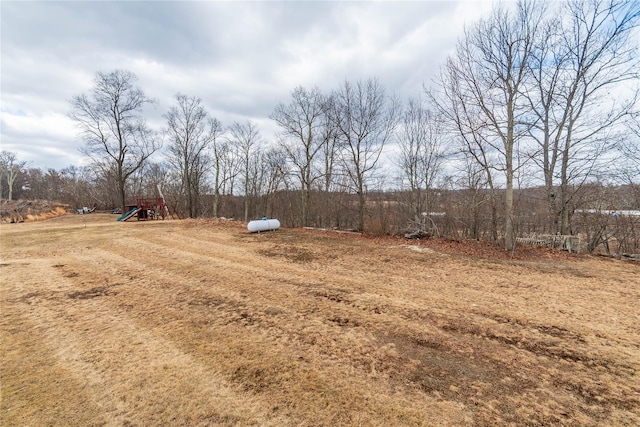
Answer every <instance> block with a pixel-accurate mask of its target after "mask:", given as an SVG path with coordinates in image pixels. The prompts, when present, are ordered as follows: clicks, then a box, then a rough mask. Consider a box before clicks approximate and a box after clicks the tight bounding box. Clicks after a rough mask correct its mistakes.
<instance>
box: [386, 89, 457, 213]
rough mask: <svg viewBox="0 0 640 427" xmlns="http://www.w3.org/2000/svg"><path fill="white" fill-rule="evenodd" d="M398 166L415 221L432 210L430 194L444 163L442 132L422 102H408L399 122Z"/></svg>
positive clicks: (414, 100)
mask: <svg viewBox="0 0 640 427" xmlns="http://www.w3.org/2000/svg"><path fill="white" fill-rule="evenodd" d="M397 135H398V143H399V147H400V154H399V159H398V164H399V166H400V169H401V171H402V174H403V178H404V179H403V181H405V183H406V185H407V186H408V188H409V191H410V200H409V208H410V212H411V215H413V217H414V220H415V221H419V218H421V217H422V213H423V212H425V211H430V210H431V207H432V206H431V203H430V201H431V198H430V193H431V190H432V189H433V186H434V183H435V181H436V178H437V176H438V173H439V172H440V168H441V165H442V162H443V160H444V155H445V153H444V144H443V138H444V132H443V130H442V129H441V125H440V123H439V122H438V121H437V120H436V118H435V117H434V114H433V112H431V111H430V110H428V109H426V108H425V106H424V105H423V101H422V100H421V99H420V98H418V99H413V98H412V99H409V101H408V103H407V105H406V107H405V109H404V112H403V115H402V119H401V121H400V126H399V131H398V133H397Z"/></svg>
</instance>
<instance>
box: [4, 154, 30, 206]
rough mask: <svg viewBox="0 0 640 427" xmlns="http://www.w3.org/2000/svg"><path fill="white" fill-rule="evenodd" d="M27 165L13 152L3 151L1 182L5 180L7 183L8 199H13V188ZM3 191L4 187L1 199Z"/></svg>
mask: <svg viewBox="0 0 640 427" xmlns="http://www.w3.org/2000/svg"><path fill="white" fill-rule="evenodd" d="M26 164H27V162H24V161H19V160H18V155H17V154H16V153H14V152H13V151H7V150H3V151H2V152H1V153H0V182H1V180H2V178H4V180H5V181H6V183H7V199H9V200H12V199H13V186H14V184H15V181H16V178H18V175H19V174H20V173H21V172H22V170H23V169H24V167H25V165H26ZM1 190H2V186H0V197H1V196H2V191H1Z"/></svg>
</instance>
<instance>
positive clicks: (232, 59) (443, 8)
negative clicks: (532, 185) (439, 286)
mask: <svg viewBox="0 0 640 427" xmlns="http://www.w3.org/2000/svg"><path fill="white" fill-rule="evenodd" d="M489 6H490V2H479V1H476V2H463V3H455V2H375V3H373V2H348V3H345V2H55V1H54V2H2V3H0V7H1V8H2V13H1V15H0V16H1V20H2V22H1V24H2V25H1V31H2V37H1V40H2V63H1V67H2V70H1V71H2V87H1V89H2V90H1V98H2V129H1V130H0V132H1V135H0V136H1V141H2V149H8V150H11V151H16V152H17V153H18V154H19V157H20V158H22V159H24V160H30V161H32V163H33V165H34V166H38V167H54V168H62V167H65V166H68V165H69V164H70V163H78V162H79V155H78V152H77V147H78V146H79V145H80V141H79V139H78V138H77V135H76V129H75V127H74V126H73V123H72V122H70V120H69V119H68V118H67V117H66V114H67V112H68V111H69V108H70V106H69V103H68V101H69V99H71V97H73V96H74V95H77V94H80V93H83V92H86V91H88V90H89V89H90V88H91V86H92V80H93V78H94V76H95V73H96V72H97V71H111V70H113V69H127V70H130V71H132V72H134V73H135V74H136V75H137V76H138V78H139V81H138V84H139V86H140V87H141V88H142V89H143V90H144V91H145V93H146V94H147V95H148V96H150V97H152V98H155V99H157V101H158V103H157V105H156V106H155V108H148V109H146V111H145V113H146V114H147V116H148V117H149V120H150V123H151V124H152V125H153V126H156V127H162V126H163V122H164V119H163V114H164V113H165V112H166V111H167V109H168V108H169V106H170V105H171V104H172V103H173V102H174V95H175V94H176V93H178V92H180V93H185V94H187V95H190V96H198V97H200V98H202V100H203V103H204V104H205V105H206V106H207V107H208V108H209V110H210V112H211V113H212V114H213V115H214V116H216V117H217V118H218V119H220V120H221V121H223V123H224V124H227V125H229V124H231V122H233V121H244V120H252V121H254V122H256V123H257V124H258V125H259V126H260V129H261V130H262V133H263V137H264V139H265V140H273V138H274V133H275V130H276V129H275V126H274V125H273V123H271V121H270V120H269V119H268V116H269V114H270V113H271V111H272V109H273V107H274V106H275V105H276V104H277V103H278V102H287V100H288V97H289V94H290V92H291V90H292V89H293V88H294V87H295V86H297V85H303V86H307V87H311V86H318V87H320V88H321V89H322V90H325V91H328V90H331V89H335V88H337V87H338V86H339V85H340V84H341V83H342V82H343V81H344V80H345V79H350V80H354V79H366V78H369V77H374V76H375V77H378V78H379V80H380V82H381V83H382V84H383V85H385V87H386V88H387V91H388V92H389V93H390V94H391V93H397V94H398V95H400V96H401V97H406V96H409V95H412V94H416V93H418V92H419V91H420V90H421V89H422V84H423V82H429V80H430V79H431V77H432V76H433V74H434V73H435V72H436V71H437V69H438V68H439V66H440V65H441V64H442V62H443V61H444V58H446V55H447V54H448V53H449V52H451V51H452V50H453V48H454V46H455V41H456V38H457V37H458V36H459V34H460V33H461V31H462V28H463V23H464V22H469V21H470V20H472V19H475V18H477V17H478V16H480V14H481V13H482V12H484V11H486V10H488V8H489Z"/></svg>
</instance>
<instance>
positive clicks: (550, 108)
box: [528, 0, 640, 234]
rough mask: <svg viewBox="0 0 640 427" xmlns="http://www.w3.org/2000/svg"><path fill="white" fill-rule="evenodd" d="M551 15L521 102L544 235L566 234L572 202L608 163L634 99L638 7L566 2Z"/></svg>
mask: <svg viewBox="0 0 640 427" xmlns="http://www.w3.org/2000/svg"><path fill="white" fill-rule="evenodd" d="M559 11H560V13H558V14H557V15H556V16H558V17H553V18H550V19H548V20H547V21H546V22H544V23H541V24H540V25H541V26H542V27H543V31H542V32H541V33H540V37H539V38H538V41H537V43H536V46H535V49H534V50H533V53H532V56H531V60H530V62H529V63H530V74H531V77H532V83H533V84H532V85H531V88H530V90H529V91H528V98H529V101H530V104H531V109H532V111H533V113H534V114H533V118H534V124H535V126H534V127H533V129H532V132H531V134H532V136H533V138H534V139H535V141H536V142H537V152H536V153H535V155H534V156H532V157H533V159H534V160H535V161H536V163H537V164H538V165H539V167H540V168H541V170H542V173H543V176H544V183H545V189H546V196H547V206H548V211H549V216H550V221H551V228H552V231H553V232H560V233H561V234H569V232H570V214H571V211H572V208H571V203H572V200H573V195H574V194H575V192H576V191H577V190H579V188H580V187H581V186H582V185H583V184H584V183H585V181H586V180H587V179H588V178H589V177H590V176H593V174H594V173H595V171H597V170H598V169H600V167H602V166H603V162H604V163H609V162H610V161H611V156H610V155H608V154H607V153H610V152H611V151H612V150H613V149H614V148H615V145H616V143H617V142H618V140H619V135H617V134H616V126H617V124H618V123H620V122H621V121H622V120H623V119H625V117H627V115H628V114H629V112H630V111H632V109H633V108H634V105H635V104H636V102H637V99H638V98H637V91H633V88H632V86H631V85H629V84H628V83H629V82H631V81H633V80H636V81H637V80H638V78H639V76H640V74H639V72H638V70H639V69H640V57H639V56H638V43H637V41H636V40H634V39H633V38H632V35H633V32H632V31H633V30H634V28H636V27H637V26H638V24H639V23H640V8H638V3H637V2H635V1H618V0H607V1H603V0H588V1H570V2H567V3H565V4H563V5H562V6H561V8H560V10H559ZM624 85H626V92H627V93H630V95H629V96H628V97H627V98H626V99H625V98H624V95H622V91H623V90H625V89H624V88H625V86H624ZM629 89H632V90H631V91H629ZM616 91H617V92H618V96H615V97H612V96H611V93H616Z"/></svg>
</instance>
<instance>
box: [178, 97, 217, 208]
mask: <svg viewBox="0 0 640 427" xmlns="http://www.w3.org/2000/svg"><path fill="white" fill-rule="evenodd" d="M176 101H177V105H174V106H172V107H171V108H170V109H169V112H168V113H167V114H166V119H167V125H168V128H167V132H168V134H169V138H170V144H169V146H168V152H169V162H170V163H171V164H172V165H173V166H174V167H175V168H176V169H177V170H178V171H179V173H180V179H181V182H182V191H183V193H184V195H185V202H186V210H187V214H188V215H189V217H190V218H196V217H197V216H198V215H199V213H200V212H199V207H200V193H201V190H202V185H203V180H204V176H205V174H206V172H207V171H208V169H209V165H210V160H211V159H210V158H209V153H208V151H209V148H210V146H211V145H213V144H214V143H215V141H216V139H218V138H219V137H220V134H221V133H222V125H221V124H220V122H219V121H218V120H217V119H215V118H212V117H210V116H209V114H208V113H207V111H206V109H205V108H204V106H203V105H202V101H201V99H200V98H197V97H193V96H192V97H189V96H186V95H183V94H178V95H176Z"/></svg>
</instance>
